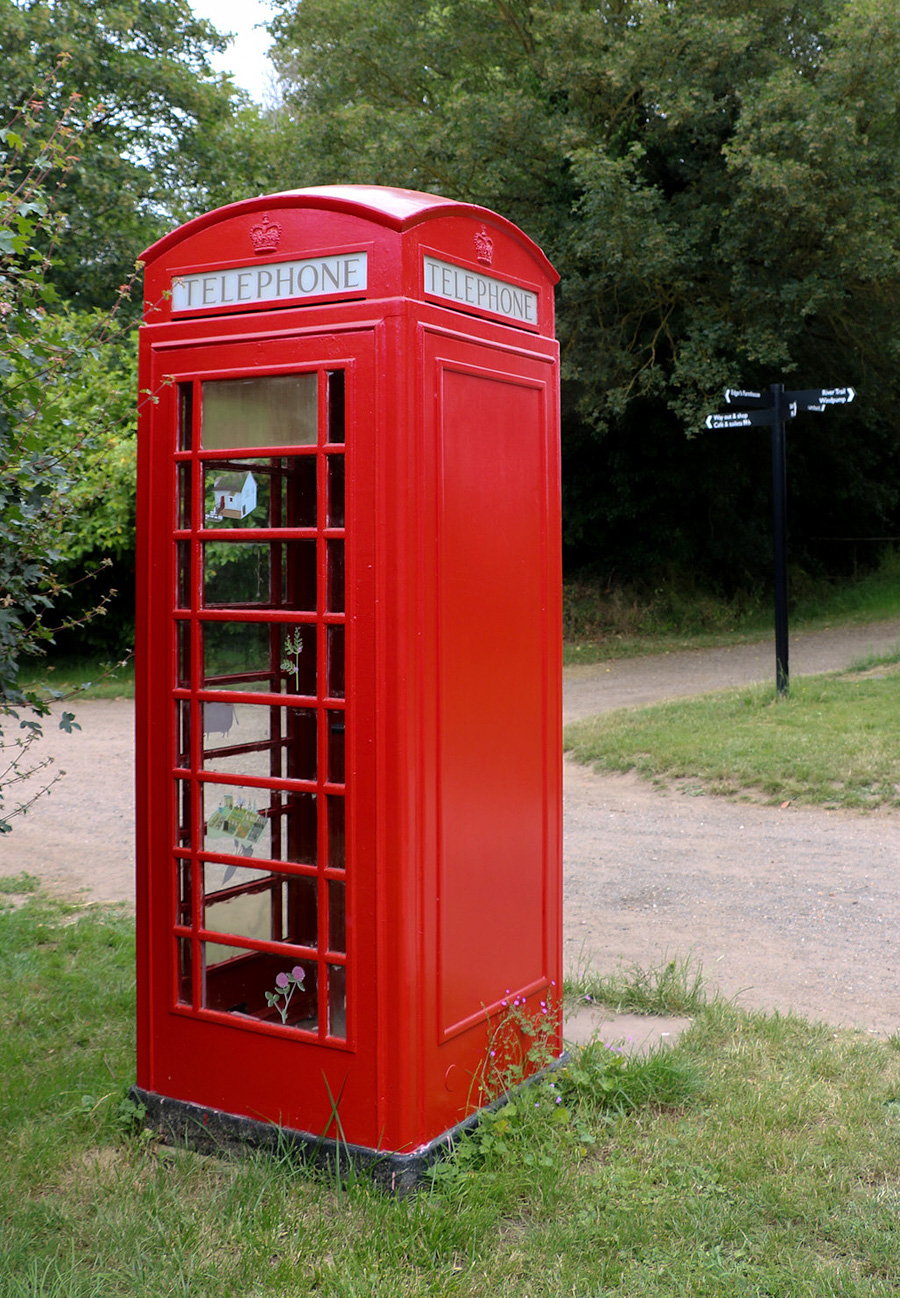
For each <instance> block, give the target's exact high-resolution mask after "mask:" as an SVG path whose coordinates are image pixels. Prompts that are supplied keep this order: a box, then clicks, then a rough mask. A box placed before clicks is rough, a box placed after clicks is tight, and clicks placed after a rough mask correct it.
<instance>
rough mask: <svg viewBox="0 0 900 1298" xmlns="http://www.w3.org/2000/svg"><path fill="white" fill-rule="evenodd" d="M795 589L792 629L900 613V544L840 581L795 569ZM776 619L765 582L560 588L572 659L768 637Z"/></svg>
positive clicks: (584, 581) (674, 581) (585, 581)
mask: <svg viewBox="0 0 900 1298" xmlns="http://www.w3.org/2000/svg"><path fill="white" fill-rule="evenodd" d="M790 596H791V605H790V621H791V629H792V631H800V630H802V631H812V630H817V629H819V628H822V627H827V626H833V625H835V624H836V623H851V622H852V623H859V622H875V621H887V620H889V619H891V618H900V551H896V550H893V549H891V550H887V551H886V552H885V553H884V554H883V555H882V557H881V560H880V561H879V563H878V564H877V565H876V566H875V567H874V568H873V569H871V570H869V571H865V572H862V573H859V574H857V575H856V576H854V577H852V578H846V579H841V580H836V579H830V578H820V579H818V580H815V579H813V578H812V577H810V576H808V575H807V574H804V573H802V572H800V571H798V570H796V569H795V570H794V571H793V572H792V574H791V580H790ZM773 621H774V605H773V600H772V598H771V595H769V594H768V593H767V592H766V590H765V589H764V588H759V589H757V590H756V591H755V592H754V593H750V592H747V591H745V592H743V593H741V594H736V595H733V596H732V597H730V598H724V597H720V596H715V595H713V594H711V593H710V592H708V591H704V590H703V589H702V587H698V585H697V584H696V583H693V582H690V581H686V580H685V579H684V578H683V577H678V576H673V577H672V578H671V580H670V581H668V582H666V583H662V584H657V585H655V586H654V585H648V584H647V583H640V582H635V583H632V584H629V585H624V586H621V585H616V584H615V583H604V582H600V581H598V580H596V579H593V578H587V577H582V578H580V579H578V578H572V579H570V580H568V581H567V582H566V583H565V586H564V591H563V640H564V648H565V657H566V662H568V663H592V662H601V661H603V660H604V659H605V658H613V657H626V656H630V655H633V654H639V653H656V652H662V651H667V650H677V649H687V648H703V647H709V646H711V645H719V644H728V643H734V642H735V641H736V640H749V639H757V638H759V639H763V638H765V637H771V635H772V628H773Z"/></svg>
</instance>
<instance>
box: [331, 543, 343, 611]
mask: <svg viewBox="0 0 900 1298" xmlns="http://www.w3.org/2000/svg"><path fill="white" fill-rule="evenodd" d="M328 611H329V613H343V611H344V542H343V541H329V542H328Z"/></svg>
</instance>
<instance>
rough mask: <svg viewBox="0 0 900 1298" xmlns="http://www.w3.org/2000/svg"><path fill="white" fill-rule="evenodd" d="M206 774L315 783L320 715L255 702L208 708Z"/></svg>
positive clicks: (204, 749) (205, 751) (206, 712)
mask: <svg viewBox="0 0 900 1298" xmlns="http://www.w3.org/2000/svg"><path fill="white" fill-rule="evenodd" d="M203 713H204V738H203V769H204V770H206V771H219V772H223V773H226V774H228V775H252V776H255V777H257V778H258V779H266V778H275V779H285V780H308V781H313V780H315V778H316V755H317V754H316V750H317V743H316V713H315V711H314V710H313V709H311V708H277V707H276V708H266V707H254V706H253V704H250V703H205V704H203Z"/></svg>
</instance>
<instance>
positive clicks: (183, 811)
mask: <svg viewBox="0 0 900 1298" xmlns="http://www.w3.org/2000/svg"><path fill="white" fill-rule="evenodd" d="M175 790H176V792H175V803H176V807H177V815H178V825H177V829H176V841H177V845H178V846H179V847H190V846H191V841H192V836H193V829H192V825H191V808H192V802H191V782H190V780H177V781H176V783H175Z"/></svg>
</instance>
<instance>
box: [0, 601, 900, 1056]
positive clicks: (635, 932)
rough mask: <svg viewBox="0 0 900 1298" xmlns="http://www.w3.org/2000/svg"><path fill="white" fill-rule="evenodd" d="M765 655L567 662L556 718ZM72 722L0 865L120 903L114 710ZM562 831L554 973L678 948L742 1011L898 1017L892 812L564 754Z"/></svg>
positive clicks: (123, 893) (105, 706) (848, 651)
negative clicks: (685, 781) (49, 788)
mask: <svg viewBox="0 0 900 1298" xmlns="http://www.w3.org/2000/svg"><path fill="white" fill-rule="evenodd" d="M898 638H900V623H897V622H894V623H890V624H882V625H879V626H870V627H866V628H851V629H850V630H847V629H837V630H835V631H825V632H818V633H816V634H814V635H808V636H797V637H795V638H794V640H793V641H792V643H791V671H792V674H793V675H795V676H797V675H801V674H804V673H805V672H811V671H826V670H832V669H837V668H840V667H843V666H847V665H848V664H849V663H850V662H852V661H853V660H854V659H856V658H859V657H861V656H863V655H864V654H866V653H868V652H869V651H870V649H876V650H883V649H886V648H889V647H892V646H893V645H895V644H896V643H897V641H898ZM773 662H774V650H773V648H772V646H771V645H770V644H763V645H751V646H741V647H739V648H736V649H728V650H707V651H701V652H694V653H688V654H668V655H660V656H658V657H653V658H643V659H630V660H622V661H616V662H613V663H609V664H601V665H599V666H597V667H574V668H568V669H567V670H566V679H565V688H564V694H565V714H566V719H567V720H570V719H573V718H574V717H577V716H583V715H588V714H590V713H591V712H598V711H603V710H605V709H608V708H612V707H620V706H626V705H629V704H639V703H646V702H649V701H652V700H655V699H659V698H667V697H676V696H678V695H685V694H695V693H700V692H703V691H705V690H710V689H717V688H721V687H723V686H725V685H739V684H744V683H747V682H749V681H752V680H765V679H772V677H773V675H774V666H773ZM78 719H79V721H80V723H81V726H82V729H81V731H80V732H76V733H74V734H72V735H65V734H62V733H60V732H59V731H57V730H54V729H48V730H47V738H46V743H45V748H46V751H48V752H52V753H53V754H54V755H55V756H56V757H57V759H58V764H59V767H60V768H62V769H64V770H66V772H67V775H66V777H65V779H63V780H61V781H60V783H59V784H58V785H57V786H56V787H55V788H54V790H53V792H52V793H51V794H50V796H49V797H47V798H44V799H42V800H41V801H40V802H39V803H38V804H37V805H36V806H35V808H34V809H33V810H32V811H31V812H30V813H29V814H28V816H27V817H25V819H24V820H22V821H21V822H20V823H18V824H17V826H16V829H15V830H14V832H13V833H12V834H11V835H8V836H7V837H5V838H4V839H2V840H0V875H9V874H15V873H18V872H19V871H21V870H26V871H28V872H29V873H31V874H35V875H38V876H39V877H40V878H42V879H44V880H45V881H46V882H47V883H48V884H49V885H51V886H52V887H54V888H56V889H59V890H61V891H64V892H66V893H72V892H73V891H78V890H81V889H85V890H87V891H86V893H85V895H87V896H89V897H91V898H92V899H94V900H97V901H116V900H120V901H125V902H133V897H134V882H133V868H134V850H133V825H134V816H133V788H132V786H133V752H132V743H133V709H132V705H131V704H130V703H127V702H106V701H98V702H86V703H82V704H80V705H79V707H78ZM565 825H566V848H565V869H566V873H565V953H566V967H567V970H568V971H573V970H576V969H578V968H579V967H582V966H584V965H585V964H587V963H588V962H590V963H591V964H592V965H593V967H594V968H596V969H599V970H602V971H608V970H611V969H612V968H614V966H615V965H616V963H617V961H618V960H620V959H621V960H622V961H624V962H625V963H626V964H631V963H634V964H638V965H640V966H642V967H644V968H646V967H649V966H652V965H654V964H656V963H658V962H660V961H661V960H663V959H665V958H666V957H672V956H682V957H683V956H686V955H688V954H689V953H690V954H692V955H693V957H694V958H695V959H696V960H698V961H700V962H701V963H702V965H703V967H704V970H705V972H706V974H707V976H708V978H709V979H710V981H711V982H713V983H715V984H717V985H719V986H720V987H721V988H722V990H723V991H724V992H725V993H726V994H728V995H735V994H738V993H740V1003H741V1004H743V1005H745V1006H759V1007H761V1008H766V1009H776V1008H777V1009H780V1010H789V1009H794V1010H796V1011H798V1012H800V1013H802V1014H804V1015H806V1016H808V1017H811V1018H817V1019H823V1020H825V1021H827V1022H830V1023H833V1024H835V1025H845V1026H858V1027H860V1028H863V1029H865V1030H868V1031H872V1032H878V1033H880V1034H886V1033H891V1032H895V1031H897V1030H898V1029H900V877H898V876H900V872H898V867H900V816H897V815H890V814H884V815H866V816H863V815H854V814H851V813H844V812H833V811H831V812H830V811H820V810H816V809H805V808H795V807H789V808H786V809H783V810H782V809H773V808H769V807H758V806H752V805H747V804H740V803H730V802H726V801H722V800H720V799H714V798H706V797H690V796H687V795H683V794H679V793H670V794H668V795H661V794H659V793H656V792H655V791H654V790H653V789H652V788H650V787H649V786H648V785H646V784H644V783H642V782H641V781H640V780H638V779H637V778H636V777H632V776H598V775H595V774H593V773H592V772H591V771H589V770H588V769H586V768H585V767H579V766H577V765H575V764H574V763H571V762H567V763H566V771H565Z"/></svg>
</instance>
